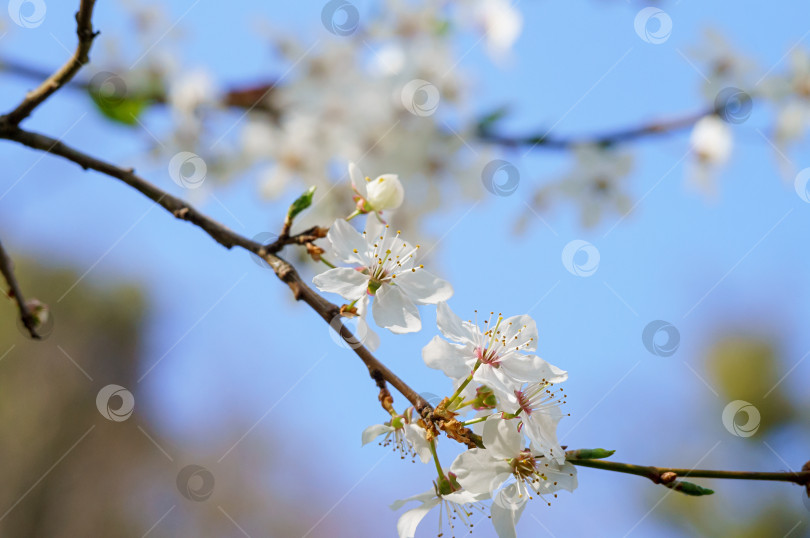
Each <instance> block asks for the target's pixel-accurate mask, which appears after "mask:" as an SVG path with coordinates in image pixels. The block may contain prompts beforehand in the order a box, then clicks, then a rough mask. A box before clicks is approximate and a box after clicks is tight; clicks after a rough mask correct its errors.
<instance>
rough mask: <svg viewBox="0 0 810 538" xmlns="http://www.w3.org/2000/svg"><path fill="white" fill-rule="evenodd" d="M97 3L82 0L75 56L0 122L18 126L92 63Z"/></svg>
mask: <svg viewBox="0 0 810 538" xmlns="http://www.w3.org/2000/svg"><path fill="white" fill-rule="evenodd" d="M95 3H96V0H81V3H80V4H79V11H77V12H76V34H77V35H78V36H79V43H78V45H77V46H76V52H74V53H73V56H71V57H70V59H69V60H68V61H67V63H65V65H63V66H62V67H61V68H60V69H59V70H58V71H56V72H55V73H54V74H53V75H51V76H50V77H48V78H47V79H46V80H45V81H44V82H43V83H42V84H40V85H39V87H38V88H36V89H35V90H33V91H31V92H29V93H28V95H26V96H25V99H23V100H22V102H21V103H20V104H19V105H18V106H17V108H15V109H14V110H12V111H11V112H9V113H8V114H6V115H5V116H3V117H2V118H0V121H2V122H4V123H8V124H10V125H18V124H19V123H20V122H21V121H22V120H24V119H25V118H27V117H28V116H29V115H30V114H31V112H33V111H34V109H35V108H36V107H38V106H39V105H41V104H42V103H43V102H44V101H45V100H46V99H47V98H48V97H50V96H51V95H53V94H54V93H55V92H56V91H57V90H59V88H61V87H62V86H64V85H65V84H67V83H68V82H70V81H71V79H72V78H73V77H74V76H75V75H76V73H78V72H79V69H81V68H82V66H83V65H84V64H86V63H87V62H89V61H90V57H89V54H90V47H91V46H92V45H93V40H94V39H95V37H96V36H97V35H98V33H97V32H94V31H93V21H92V17H93V7H94V6H95Z"/></svg>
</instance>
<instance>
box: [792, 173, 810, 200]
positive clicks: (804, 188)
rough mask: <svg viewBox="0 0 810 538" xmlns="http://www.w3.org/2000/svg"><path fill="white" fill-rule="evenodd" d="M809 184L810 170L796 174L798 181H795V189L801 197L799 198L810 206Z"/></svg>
mask: <svg viewBox="0 0 810 538" xmlns="http://www.w3.org/2000/svg"><path fill="white" fill-rule="evenodd" d="M808 183H810V168H805V169H804V170H802V171H801V172H799V173H798V174H796V179H795V180H794V181H793V188H794V189H796V194H798V195H799V198H801V199H802V200H804V201H805V202H807V203H808V204H810V189H808Z"/></svg>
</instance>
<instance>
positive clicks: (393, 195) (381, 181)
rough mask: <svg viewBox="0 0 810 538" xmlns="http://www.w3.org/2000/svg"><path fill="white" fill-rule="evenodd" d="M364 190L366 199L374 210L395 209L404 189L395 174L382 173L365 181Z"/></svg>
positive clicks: (399, 202)
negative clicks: (366, 194)
mask: <svg viewBox="0 0 810 538" xmlns="http://www.w3.org/2000/svg"><path fill="white" fill-rule="evenodd" d="M366 192H367V193H368V196H367V197H366V201H367V202H368V203H369V205H371V207H372V208H373V209H374V210H375V211H386V210H390V209H396V208H398V207H399V206H401V205H402V200H403V199H404V198H405V191H404V189H403V188H402V183H401V182H400V181H399V177H398V176H397V175H396V174H383V175H381V176H380V177H378V178H377V179H374V180H371V181H368V182H366Z"/></svg>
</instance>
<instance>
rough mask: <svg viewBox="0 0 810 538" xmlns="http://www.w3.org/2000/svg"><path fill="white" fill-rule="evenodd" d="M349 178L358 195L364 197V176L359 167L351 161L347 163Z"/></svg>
mask: <svg viewBox="0 0 810 538" xmlns="http://www.w3.org/2000/svg"><path fill="white" fill-rule="evenodd" d="M349 178H350V179H351V181H352V187H354V190H356V191H357V193H358V194H359V195H360V196H362V197H363V198H365V197H366V178H365V177H364V176H363V172H361V171H360V167H359V166H357V165H356V164H354V163H353V162H350V163H349Z"/></svg>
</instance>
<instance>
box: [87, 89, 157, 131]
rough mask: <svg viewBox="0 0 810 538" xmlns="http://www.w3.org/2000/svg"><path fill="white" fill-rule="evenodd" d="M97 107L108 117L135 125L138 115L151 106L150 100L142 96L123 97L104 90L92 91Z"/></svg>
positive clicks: (125, 123)
mask: <svg viewBox="0 0 810 538" xmlns="http://www.w3.org/2000/svg"><path fill="white" fill-rule="evenodd" d="M89 93H90V97H91V98H92V99H93V103H95V105H96V108H98V110H99V111H100V112H101V113H102V114H104V115H105V116H106V117H107V118H109V119H111V120H113V121H115V122H118V123H123V124H124V125H135V124H137V123H138V117H139V116H140V115H141V113H142V112H143V111H144V110H145V109H146V108H147V107H148V106H149V104H150V100H149V99H147V98H142V97H137V96H136V97H130V96H125V97H121V96H118V95H114V94H113V93H111V92H110V93H108V92H102V91H96V90H93V91H90V92H89Z"/></svg>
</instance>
